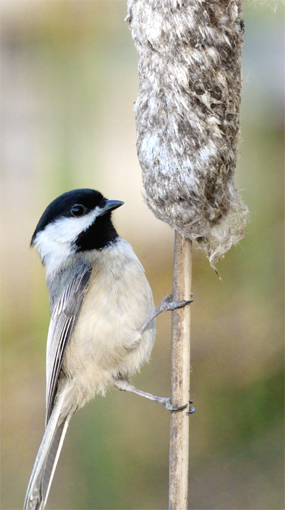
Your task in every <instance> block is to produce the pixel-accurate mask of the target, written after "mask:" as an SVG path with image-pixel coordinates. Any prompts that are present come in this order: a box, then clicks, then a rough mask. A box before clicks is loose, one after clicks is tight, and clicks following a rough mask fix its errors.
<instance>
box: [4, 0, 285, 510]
mask: <svg viewBox="0 0 285 510" xmlns="http://www.w3.org/2000/svg"><path fill="white" fill-rule="evenodd" d="M276 7H277V10H276V11H275V10H274V9H273V5H272V4H271V5H264V6H259V5H258V4H257V3H254V4H248V3H246V4H245V9H244V20H245V35H244V40H245V44H244V59H243V75H244V78H245V81H244V88H243V103H242V115H241V119H242V141H241V143H240V157H239V163H238V168H237V185H238V187H239V188H240V189H241V190H242V195H243V197H244V200H245V202H246V203H247V205H248V206H249V209H250V211H251V216H250V223H249V225H248V228H247V233H246V238H245V239H244V240H243V241H242V242H241V243H240V245H239V246H237V247H236V248H233V249H232V250H231V251H230V253H228V254H227V255H226V257H225V259H224V260H223V261H222V262H221V263H220V264H219V266H218V267H219V271H220V273H221V276H222V279H223V282H222V283H221V282H220V281H219V280H218V278H217V277H216V276H215V274H214V272H213V271H212V270H211V269H210V267H209V264H208V261H207V259H206V258H205V256H204V255H203V254H202V253H200V252H195V256H194V275H193V282H194V283H193V292H194V300H195V301H194V303H193V305H192V317H193V329H192V358H191V365H192V375H191V396H192V399H193V400H194V404H195V406H196V413H195V414H194V415H193V416H191V417H190V418H189V419H190V423H191V425H190V438H191V446H190V482H189V483H190V508H191V509H205V510H206V509H215V510H219V509H230V510H231V509H258V510H261V509H264V510H265V509H267V510H268V509H269V510H273V509H282V508H283V503H284V502H283V475H284V471H283V313H282V312H283V306H282V301H283V254H282V238H283V230H282V219H283V184H282V181H283V153H282V141H283V104H282V98H283V94H282V88H283V83H282V70H283V58H284V55H283V54H282V38H283V15H284V7H282V4H281V2H280V3H279V4H278V3H276ZM1 10H2V14H1V32H2V66H1V67H2V96H1V104H2V163H1V170H2V186H1V189H2V197H1V207H2V242H1V248H2V265H1V268H2V278H1V283H2V296H1V308H2V397H1V403H2V463H1V477H2V483H1V487H2V490H1V497H2V502H1V508H2V509H3V510H6V509H20V508H21V506H22V504H23V499H24V496H25V491H26V488H27V484H28V480H29V477H30V474H31V470H32V466H33V463H34V460H35V456H36V453H37V449H38V446H39V443H40V440H41V438H42V434H43V428H44V407H45V404H44V399H45V344H46V334H47V328H48V322H49V306H48V296H47V291H46V288H45V277H44V270H43V268H42V267H41V264H40V261H39V258H38V256H37V254H36V253H35V252H34V251H32V250H30V249H29V242H30V238H31V235H32V233H33V230H34V228H35V226H36V223H37V221H38V219H39V217H40V215H41V214H42V212H43V210H44V208H45V207H46V206H47V205H48V203H49V202H50V201H51V200H52V199H54V198H55V197H56V196H57V195H59V194H60V193H62V192H64V191H67V190H70V189H73V188H76V187H91V188H93V187H94V188H97V189H99V190H101V191H102V192H103V193H104V194H105V195H106V196H107V197H108V198H112V199H119V200H124V202H125V205H124V207H123V208H122V209H120V210H118V211H116V212H115V213H114V219H115V224H116V226H117V228H118V231H119V233H120V235H122V236H123V237H125V238H126V239H127V240H128V241H129V242H130V243H131V244H132V245H133V247H134V249H135V251H136V253H137V254H138V256H139V258H140V259H141V261H142V263H143V265H144V266H145V269H146V273H147V277H148V279H149V281H150V284H151V286H152V289H153V292H154V298H155V302H156V303H157V304H158V302H159V301H160V300H161V299H162V298H163V297H164V296H165V295H166V294H168V293H169V292H170V291H171V282H172V249H173V233H172V231H171V229H170V228H169V227H167V226H166V225H164V224H162V223H161V222H159V221H158V220H156V219H155V218H154V217H153V216H152V214H151V213H150V212H149V211H148V210H147V208H146V206H145V205H144V204H143V200H142V195H141V192H142V184H141V176H140V168H139V165H138V162H137V158H136V150H135V126H134V118H133V112H132V109H133V102H134V101H135V98H136V92H137V87H138V80H137V72H136V66H137V55H136V52H135V49H134V47H133V43H132V40H131V33H130V31H129V30H128V27H127V25H126V23H124V17H125V15H126V2H125V1H122V0H117V1H112V0H108V1H88V0H85V1H57V0H54V1H14V0H7V1H3V0H2V2H1ZM157 329H158V333H157V340H156V344H155V348H154V351H153V355H152V360H151V363H150V364H149V365H147V366H145V367H144V368H143V370H142V372H141V374H140V375H138V376H137V377H135V378H134V382H135V384H136V385H137V386H138V387H139V388H141V389H144V390H146V391H150V392H152V393H154V394H159V395H165V396H167V395H169V390H170V358H169V351H170V315H167V314H166V315H164V316H163V317H160V318H159V319H158V321H157ZM168 435H169V414H168V412H167V411H166V410H164V409H163V408H162V409H161V408H160V407H159V406H156V404H154V403H151V402H148V401H144V399H139V397H136V396H132V395H127V394H123V393H119V392H116V391H115V390H112V391H110V392H109V393H108V395H107V396H106V398H101V397H98V398H96V400H95V401H93V402H91V403H90V404H88V405H87V406H86V407H85V408H84V409H83V410H81V411H80V412H79V413H78V414H77V415H76V417H75V418H74V419H73V420H72V422H71V426H70V429H69V432H68V434H67V439H66V442H65V444H64V447H63V452H62V456H61V459H60V461H59V465H58V469H57V472H56V475H55V480H54V483H53V486H52V490H51V494H50V499H49V503H48V506H47V508H50V509H51V508H56V509H90V510H91V509H166V508H167V495H168Z"/></svg>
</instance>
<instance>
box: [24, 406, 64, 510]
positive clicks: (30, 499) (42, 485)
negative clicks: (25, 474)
mask: <svg viewBox="0 0 285 510" xmlns="http://www.w3.org/2000/svg"><path fill="white" fill-rule="evenodd" d="M58 407H59V406H58ZM58 407H57V406H55V408H54V410H53V413H52V415H51V417H50V419H49V421H48V424H47V427H46V430H45V434H44V437H43V440H42V443H41V446H40V449H39V452H38V455H37V458H36V461H35V465H34V468H33V472H32V475H31V478H30V482H29V486H28V490H27V494H26V499H25V503H24V510H43V509H44V507H45V504H46V502H47V498H48V494H49V490H50V486H51V482H52V479H53V475H54V472H55V468H56V465H57V461H58V458H59V455H60V451H61V448H62V444H63V440H64V438H65V434H66V431H67V428H68V425H69V421H70V418H71V416H67V417H61V416H60V409H59V408H58Z"/></svg>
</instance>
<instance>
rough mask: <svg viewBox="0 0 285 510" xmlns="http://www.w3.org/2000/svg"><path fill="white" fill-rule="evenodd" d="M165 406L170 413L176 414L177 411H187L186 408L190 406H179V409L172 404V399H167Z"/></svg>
mask: <svg viewBox="0 0 285 510" xmlns="http://www.w3.org/2000/svg"><path fill="white" fill-rule="evenodd" d="M164 405H165V407H166V409H167V410H168V411H174V412H176V411H183V409H186V407H187V406H188V404H185V405H184V406H178V407H177V406H173V405H172V404H171V401H170V398H167V399H165V404H164Z"/></svg>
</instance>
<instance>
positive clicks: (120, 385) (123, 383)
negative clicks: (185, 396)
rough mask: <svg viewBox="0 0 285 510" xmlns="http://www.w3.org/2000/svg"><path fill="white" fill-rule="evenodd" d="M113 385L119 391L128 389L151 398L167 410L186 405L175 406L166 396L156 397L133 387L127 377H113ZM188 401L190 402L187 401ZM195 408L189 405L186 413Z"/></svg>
mask: <svg viewBox="0 0 285 510" xmlns="http://www.w3.org/2000/svg"><path fill="white" fill-rule="evenodd" d="M113 386H114V387H115V388H116V389H117V390H120V391H129V392H131V393H135V394H136V395H139V396H140V397H145V398H148V399H149V400H153V401H154V402H157V403H158V404H161V405H163V406H164V407H166V409H168V411H182V410H183V409H186V407H187V406H188V403H187V404H185V405H184V406H180V407H175V406H173V405H172V404H171V402H170V398H167V397H156V396H155V395H152V394H151V393H146V392H144V391H141V390H138V389H137V388H135V387H134V386H133V385H132V384H131V383H130V382H129V381H128V379H114V381H113ZM189 403H190V402H189ZM194 411H195V409H194V407H193V406H191V405H190V406H189V411H188V414H192V413H194Z"/></svg>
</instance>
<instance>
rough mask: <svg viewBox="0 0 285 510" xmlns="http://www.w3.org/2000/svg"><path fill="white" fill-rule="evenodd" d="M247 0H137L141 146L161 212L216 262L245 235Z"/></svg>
mask: <svg viewBox="0 0 285 510" xmlns="http://www.w3.org/2000/svg"><path fill="white" fill-rule="evenodd" d="M241 4H242V2H241V0H211V1H209V0H129V1H128V16H127V18H126V19H127V21H128V23H129V25H130V28H131V31H132V37H133V40H134V44H135V47H136V49H137V52H138V54H139V64H138V72H139V82H140V85H139V93H138V97H137V100H136V103H135V118H136V130H137V152H138V158H139V162H140V165H141V168H142V176H143V185H144V189H145V200H146V203H147V205H148V207H149V208H150V209H151V210H152V212H153V213H154V214H155V216H156V217H157V218H159V219H161V220H162V221H165V222H167V223H169V224H170V225H171V226H172V227H174V228H175V229H177V231H178V232H179V233H180V234H181V235H182V236H184V237H187V238H190V239H192V240H196V241H197V242H198V244H199V245H200V247H201V248H203V249H204V250H205V251H206V254H207V256H208V258H209V260H210V263H211V265H212V267H213V268H214V263H215V262H216V261H217V260H219V259H220V258H221V257H222V256H223V255H224V253H226V252H227V251H228V250H229V249H230V247H231V246H232V245H233V244H235V243H237V242H238V241H239V240H240V239H241V238H242V237H243V236H244V228H245V223H246V215H247V207H246V206H245V205H244V204H243V202H242V200H241V198H240V196H239V194H238V192H237V189H236V187H235V184H234V171H235V167H236V160H237V144H238V139H239V107H240V101H241V46H242V35H243V30H244V25H243V21H242V19H241V7H242V6H241Z"/></svg>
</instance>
